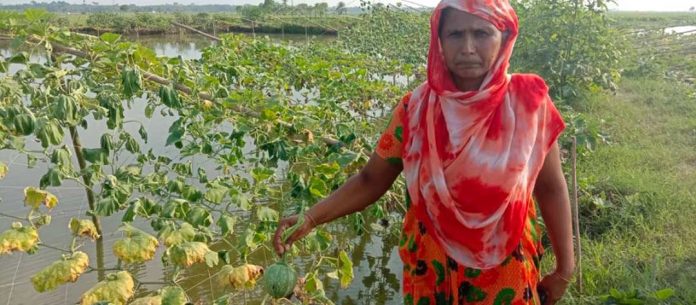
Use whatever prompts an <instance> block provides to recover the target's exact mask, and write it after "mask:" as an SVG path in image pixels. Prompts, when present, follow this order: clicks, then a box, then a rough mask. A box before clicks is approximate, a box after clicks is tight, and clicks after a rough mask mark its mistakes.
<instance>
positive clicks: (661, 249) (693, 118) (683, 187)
mask: <svg viewBox="0 0 696 305" xmlns="http://www.w3.org/2000/svg"><path fill="white" fill-rule="evenodd" d="M694 92H695V90H694V88H693V87H688V86H687V85H682V84H679V83H675V82H668V81H666V80H661V79H658V80H655V79H625V80H624V81H623V82H622V84H621V89H620V90H619V92H618V93H617V94H616V95H615V96H612V95H609V94H607V93H602V94H597V95H595V96H592V97H591V98H590V99H589V100H588V103H587V104H586V109H584V110H583V112H584V113H585V115H587V117H588V118H589V120H590V121H592V122H594V123H596V124H602V129H603V130H604V131H606V132H607V133H608V134H610V135H611V137H612V141H613V144H612V145H604V146H601V147H598V148H597V149H596V151H595V152H594V153H593V154H591V155H589V156H587V157H585V158H584V159H581V160H579V163H578V179H581V180H582V179H584V180H589V181H590V184H591V185H594V186H595V189H594V190H592V192H593V193H595V194H598V193H602V192H603V193H604V194H614V195H615V196H607V198H609V205H608V207H607V208H605V210H606V212H601V213H600V214H599V215H600V216H599V217H597V218H591V219H586V220H585V221H584V223H582V224H581V226H583V227H585V229H586V230H587V229H593V227H596V226H605V227H604V228H603V230H600V232H601V233H600V234H594V235H587V234H586V235H585V236H583V239H582V243H583V277H584V285H585V287H584V288H585V289H584V291H583V293H582V294H579V293H578V291H575V290H573V291H571V292H570V293H569V296H568V297H567V298H566V300H565V301H564V302H565V304H598V301H597V299H596V297H582V296H588V295H591V296H597V295H604V294H607V293H608V292H609V289H610V288H617V289H621V290H628V289H632V288H636V289H639V290H640V291H643V292H651V291H655V290H659V289H663V288H673V289H675V291H676V292H677V293H676V295H675V297H674V298H672V299H671V300H670V303H669V304H696V290H694V289H693V288H694V283H696V222H694V219H695V218H696V149H695V148H696V95H695V94H694ZM602 122H603V123H602ZM581 209H587V207H581ZM547 264H548V262H547ZM646 304H652V303H646Z"/></svg>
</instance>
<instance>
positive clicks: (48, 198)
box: [0, 0, 696, 305]
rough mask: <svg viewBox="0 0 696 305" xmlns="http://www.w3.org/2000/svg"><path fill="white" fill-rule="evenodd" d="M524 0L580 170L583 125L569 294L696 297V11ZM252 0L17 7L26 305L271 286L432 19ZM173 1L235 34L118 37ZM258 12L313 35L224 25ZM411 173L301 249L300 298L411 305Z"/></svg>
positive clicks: (420, 61) (254, 22)
mask: <svg viewBox="0 0 696 305" xmlns="http://www.w3.org/2000/svg"><path fill="white" fill-rule="evenodd" d="M515 3H516V6H517V7H516V9H517V11H518V13H519V15H520V21H521V28H522V29H523V32H522V36H521V37H520V39H519V40H518V42H517V45H516V50H515V52H516V53H515V57H514V58H513V62H512V67H511V68H512V70H514V71H524V72H534V73H539V74H540V75H542V76H543V77H544V78H545V80H546V81H547V83H548V84H549V85H550V87H551V94H552V97H553V99H554V101H555V103H556V105H557V106H558V108H559V109H560V110H561V112H562V114H563V116H564V118H565V119H566V122H567V124H568V129H567V130H566V132H565V133H564V135H563V137H562V138H561V140H560V143H561V145H562V149H563V161H564V169H565V172H566V174H567V178H568V181H572V179H571V178H572V177H571V176H570V172H571V171H570V169H571V158H570V155H571V153H572V145H571V143H572V140H573V139H576V140H577V143H578V148H577V154H578V162H577V169H578V170H577V179H578V186H577V187H578V194H579V211H580V212H579V218H580V228H581V229H580V238H579V239H580V241H581V245H582V257H581V258H580V261H581V263H582V268H581V269H580V270H579V272H581V276H580V273H579V274H578V276H577V277H576V278H575V279H574V283H573V285H572V287H571V289H570V290H569V291H568V294H567V295H566V297H565V298H564V299H563V300H562V301H561V303H560V304H574V305H575V304H579V305H590V304H636V305H641V304H646V305H648V304H650V305H651V304H656V305H657V304H680V305H690V304H696V290H694V283H696V223H694V221H693V219H694V218H695V217H696V197H695V196H694V191H693V190H694V189H696V150H695V149H694V147H696V85H695V81H694V80H695V78H696V52H694V48H693V44H694V43H696V35H688V33H686V34H674V33H671V32H669V31H665V29H666V28H672V27H676V26H696V13H633V12H607V11H605V10H604V9H602V8H601V7H596V8H586V7H576V6H575V5H572V4H570V3H569V2H564V1H545V0H535V1H528V2H526V3H527V4H526V5H522V4H521V3H519V2H515ZM548 12H554V14H555V15H554V16H553V18H551V17H549V16H548ZM245 14H246V15H242V14H241V13H239V14H237V13H219V14H208V13H167V14H159V13H158V14H151V13H134V12H119V13H100V15H97V14H91V15H90V14H69V15H68V14H57V15H53V14H50V13H47V12H45V11H40V10H26V11H24V12H9V11H0V39H2V40H3V41H4V42H5V44H4V45H1V47H0V50H1V51H2V52H0V179H1V178H5V179H4V180H1V181H0V198H2V204H3V206H5V207H4V208H2V210H1V211H0V226H2V228H1V229H0V231H4V233H0V234H1V235H0V254H4V255H2V256H0V273H3V274H13V276H12V278H7V279H6V280H4V281H0V295H3V296H4V295H7V296H8V303H9V304H15V303H17V304H19V303H21V302H22V300H28V302H32V303H34V302H35V301H36V302H41V301H44V302H49V300H50V302H54V303H59V302H66V303H75V302H78V301H79V300H80V299H82V300H83V301H84V303H86V304H92V303H91V301H89V300H93V301H97V300H102V299H103V298H107V294H109V295H110V296H109V297H110V299H109V300H108V301H110V302H112V303H114V304H124V303H126V300H129V302H130V301H132V300H133V299H134V298H152V300H151V299H147V300H142V299H141V300H140V301H141V302H145V301H148V300H149V301H153V302H154V299H157V298H159V299H158V300H162V299H167V298H169V299H172V300H175V301H174V303H176V304H179V303H181V304H183V303H184V301H185V300H189V301H193V302H196V301H200V302H202V303H204V304H212V303H213V302H214V303H215V304H240V300H243V304H261V303H262V302H266V304H268V302H270V297H269V296H268V295H267V294H266V292H265V291H264V290H263V289H262V288H261V287H260V286H261V285H256V280H258V281H261V279H260V278H258V277H259V276H260V275H259V273H258V270H259V269H258V268H259V267H267V266H269V265H270V264H272V263H273V262H275V261H276V260H277V259H276V258H275V255H274V254H273V251H272V249H271V248H270V247H271V246H270V239H271V238H272V234H273V232H274V231H275V228H276V225H277V221H278V220H279V219H280V218H281V217H284V216H287V215H291V214H295V213H300V212H302V211H305V210H307V209H308V208H309V207H311V206H312V205H313V204H315V203H316V202H318V201H319V200H321V199H322V198H325V197H326V196H328V195H329V194H330V193H331V191H332V190H334V189H336V188H337V187H339V186H340V185H341V184H342V183H343V182H345V181H346V179H348V178H349V177H350V176H351V175H353V174H355V173H356V172H357V170H359V169H360V168H361V166H362V165H364V164H365V162H366V160H367V158H368V156H369V155H370V154H371V153H372V151H373V149H374V145H375V143H376V140H377V137H378V136H379V133H380V131H381V130H382V128H383V127H384V126H385V124H386V121H387V120H388V118H389V114H390V111H391V109H392V107H393V105H394V104H395V103H396V101H398V100H399V98H400V97H401V96H402V95H403V94H404V93H405V92H406V91H408V90H411V89H412V88H413V87H414V85H415V84H418V83H419V82H421V81H423V79H424V63H425V54H426V53H425V52H426V50H427V46H428V41H427V39H428V38H427V37H428V35H427V34H426V33H427V31H428V19H427V18H428V15H427V14H424V13H422V12H414V11H410V10H405V9H401V8H394V7H384V6H371V5H367V6H366V7H365V12H364V14H362V15H359V16H343V15H335V14H327V15H318V14H317V15H309V14H308V15H303V16H294V15H287V14H266V15H263V14H261V15H258V16H257V15H254V14H256V13H254V12H246V13H245ZM250 16H256V17H258V18H257V19H256V17H254V18H255V19H249V18H248V17H250ZM90 18H91V19H90ZM106 18H111V19H106ZM96 20H100V23H97V21H96ZM306 20H311V22H307V21H306ZM171 21H177V22H180V23H184V24H187V25H190V26H193V27H196V28H198V29H199V30H202V31H206V32H208V33H211V34H213V35H216V36H219V39H218V40H217V41H215V42H214V43H202V42H200V41H199V40H197V41H196V43H195V48H194V50H189V51H190V54H188V53H186V54H184V53H185V52H182V51H180V50H174V51H173V52H171V53H174V54H177V55H175V56H171V57H168V56H165V55H163V53H162V52H161V50H160V47H148V46H146V45H144V44H142V43H139V42H137V41H130V40H128V39H129V38H127V37H132V36H125V35H123V36H121V35H118V34H113V33H107V32H108V31H116V32H120V33H124V34H132V33H138V34H146V33H152V34H155V33H157V34H158V35H161V34H163V33H169V32H176V33H178V32H179V31H180V30H179V29H178V28H176V30H174V29H175V28H174V27H172V26H171V23H170V22H171ZM47 25H51V27H47ZM96 25H100V27H99V28H97V26H96ZM231 26H236V27H237V28H229V27H231ZM310 28H311V29H312V31H309V29H310ZM249 29H252V31H253V32H254V33H257V32H256V31H257V30H259V31H258V33H263V32H271V33H278V32H277V31H278V30H279V29H280V31H281V33H282V34H290V33H293V32H298V33H300V34H304V35H306V36H307V39H305V40H302V41H300V42H297V41H294V42H293V41H286V40H282V38H284V37H279V36H273V38H268V37H263V36H262V35H256V36H252V35H239V34H234V33H232V34H225V33H224V32H228V31H229V32H247V30H249ZM694 30H696V28H694ZM95 31H96V32H95ZM305 31H307V32H306V34H305ZM684 31H686V32H689V31H690V30H689V29H688V28H687V29H685V30H684ZM77 32H83V33H82V34H80V33H77ZM84 33H91V34H95V35H98V36H92V35H88V34H84ZM325 34H331V35H330V36H331V37H330V40H312V39H309V36H310V35H325ZM333 34H336V36H334V35H333ZM153 36H154V35H153ZM180 36H181V35H180ZM182 37H183V36H182ZM133 39H135V38H133ZM167 39H169V38H165V39H164V40H167ZM189 43H191V44H192V42H189V41H184V42H182V45H184V46H188V45H189ZM164 45H165V44H162V45H160V46H164ZM166 46H167V47H171V46H169V45H166ZM164 53H167V52H164ZM403 186H404V181H403V178H401V179H399V180H397V183H396V184H395V185H394V187H393V189H392V190H391V191H389V192H388V193H387V194H386V195H385V196H384V197H383V198H382V199H380V200H379V201H378V202H377V203H376V204H374V205H372V206H371V207H370V208H368V209H367V210H365V211H363V212H360V213H356V214H353V215H351V216H348V217H345V218H343V219H340V220H338V221H336V222H334V223H332V224H328V225H324V226H321V227H320V228H318V229H317V230H315V231H314V232H313V233H312V234H310V235H309V236H308V237H307V238H305V239H304V240H303V241H302V242H300V243H297V244H296V245H295V246H294V248H293V249H292V251H291V253H290V254H289V255H288V256H287V257H286V258H287V259H288V262H289V263H290V265H291V266H293V267H294V268H295V269H296V270H297V272H298V273H299V274H300V275H301V276H303V277H304V279H305V282H304V284H303V285H300V286H298V290H297V291H296V292H295V293H296V296H297V297H296V298H293V299H292V300H291V302H294V303H293V304H295V303H298V304H331V303H336V304H358V303H360V304H375V303H378V304H401V302H402V299H401V296H400V294H399V291H400V290H399V289H400V288H399V285H400V279H401V275H400V272H401V269H400V267H399V266H398V257H395V256H394V249H396V247H397V246H398V242H399V240H398V239H399V232H400V229H401V228H400V221H401V219H402V215H403V213H404V211H405V206H404V202H405V201H404V200H405V199H404V194H403ZM73 218H74V219H75V220H74V221H73V220H72V219H73ZM63 231H64V232H63ZM39 237H40V238H39ZM545 245H546V246H547V248H548V249H547V253H549V255H547V256H546V257H545V258H544V260H543V262H542V266H543V269H544V271H545V272H549V271H551V270H552V268H553V255H552V253H551V249H550V247H549V244H548V242H547V243H546V244H545ZM10 253H14V254H11V255H9V254H10ZM27 253H29V254H32V255H27ZM34 253H35V254H34ZM83 254H84V255H85V256H87V257H88V258H89V259H88V261H85V259H84V256H83ZM23 260H25V261H24V262H23ZM52 262H55V263H53V265H52ZM395 264H396V265H395ZM64 265H68V266H69V267H70V268H68V269H67V270H68V271H65V270H66V269H60V268H59V266H64ZM34 279H36V280H34ZM99 281H101V282H100V284H97V283H98V282H99ZM72 282H74V283H72ZM42 283H43V284H42ZM578 283H581V284H582V288H580V287H579V285H578ZM95 285H96V286H95ZM100 287H101V288H100ZM107 292H108V293H107ZM90 298H91V299H90ZM64 300H65V301H64ZM285 303H287V302H285Z"/></svg>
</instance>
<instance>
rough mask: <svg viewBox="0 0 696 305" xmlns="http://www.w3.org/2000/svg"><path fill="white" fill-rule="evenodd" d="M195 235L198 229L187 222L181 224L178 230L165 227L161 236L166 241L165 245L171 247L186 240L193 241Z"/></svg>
mask: <svg viewBox="0 0 696 305" xmlns="http://www.w3.org/2000/svg"><path fill="white" fill-rule="evenodd" d="M195 235H196V230H194V229H193V226H192V225H191V224H189V223H187V222H185V223H182V224H181V226H180V227H179V229H178V230H175V229H173V228H165V229H163V230H162V231H161V232H160V234H159V237H160V238H161V239H162V240H163V241H164V245H165V246H167V247H170V246H174V245H178V244H180V243H183V242H186V241H192V240H193V237H194V236H195Z"/></svg>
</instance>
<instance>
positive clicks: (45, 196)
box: [24, 186, 58, 209]
mask: <svg viewBox="0 0 696 305" xmlns="http://www.w3.org/2000/svg"><path fill="white" fill-rule="evenodd" d="M24 203H25V204H26V205H27V206H30V207H32V208H33V209H38V208H39V206H40V205H41V204H43V205H45V206H46V207H47V208H49V209H52V208H53V207H55V206H56V205H57V204H58V198H57V197H56V196H54V195H53V194H51V193H49V192H48V191H44V190H40V189H37V188H35V187H31V186H30V187H27V188H25V189H24Z"/></svg>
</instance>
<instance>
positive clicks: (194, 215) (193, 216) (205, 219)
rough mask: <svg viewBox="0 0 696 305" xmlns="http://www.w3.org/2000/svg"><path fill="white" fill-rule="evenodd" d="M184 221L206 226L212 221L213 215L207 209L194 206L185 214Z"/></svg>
mask: <svg viewBox="0 0 696 305" xmlns="http://www.w3.org/2000/svg"><path fill="white" fill-rule="evenodd" d="M186 221H187V222H188V223H190V224H192V225H194V226H198V227H200V226H203V227H208V226H210V224H211V223H213V217H212V216H211V215H210V212H208V210H206V209H204V208H202V207H197V206H195V207H193V208H191V210H190V211H189V212H188V215H186Z"/></svg>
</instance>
